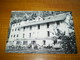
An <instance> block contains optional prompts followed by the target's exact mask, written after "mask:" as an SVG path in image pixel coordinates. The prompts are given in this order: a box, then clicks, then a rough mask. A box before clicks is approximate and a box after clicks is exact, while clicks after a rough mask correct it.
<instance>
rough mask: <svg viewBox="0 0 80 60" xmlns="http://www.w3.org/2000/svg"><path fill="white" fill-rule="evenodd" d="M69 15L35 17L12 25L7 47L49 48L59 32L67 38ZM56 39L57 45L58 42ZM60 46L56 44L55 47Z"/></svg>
mask: <svg viewBox="0 0 80 60" xmlns="http://www.w3.org/2000/svg"><path fill="white" fill-rule="evenodd" d="M70 18H71V17H70V16H69V14H66V13H63V14H59V15H56V16H48V17H45V19H43V18H41V17H40V16H37V17H36V18H35V19H34V20H31V21H30V20H27V21H21V22H19V23H15V24H12V26H11V31H10V35H9V39H8V43H7V46H10V44H11V43H12V45H13V46H15V47H16V46H28V45H30V44H32V45H35V44H37V45H39V46H43V45H45V46H49V45H51V44H53V43H54V38H53V37H56V38H57V35H56V34H57V33H59V31H60V32H61V33H64V34H65V35H66V36H69V33H70V30H69V28H68V27H69V23H70ZM60 41H61V40H60V39H57V43H58V42H60ZM57 46H60V44H59V43H58V44H57V45H56V47H57Z"/></svg>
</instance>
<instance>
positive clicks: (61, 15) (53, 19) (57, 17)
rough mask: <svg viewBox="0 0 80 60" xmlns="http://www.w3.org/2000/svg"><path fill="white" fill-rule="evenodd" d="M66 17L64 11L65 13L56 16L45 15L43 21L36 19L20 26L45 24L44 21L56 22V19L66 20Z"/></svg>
mask: <svg viewBox="0 0 80 60" xmlns="http://www.w3.org/2000/svg"><path fill="white" fill-rule="evenodd" d="M48 18H49V19H48ZM65 18H66V14H65V13H64V14H59V15H56V16H49V17H45V20H42V21H35V22H30V23H26V24H23V25H21V26H20V27H23V26H31V25H37V24H44V23H49V22H56V21H61V20H64V19H65Z"/></svg>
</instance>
